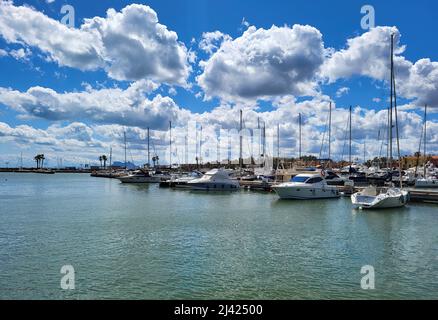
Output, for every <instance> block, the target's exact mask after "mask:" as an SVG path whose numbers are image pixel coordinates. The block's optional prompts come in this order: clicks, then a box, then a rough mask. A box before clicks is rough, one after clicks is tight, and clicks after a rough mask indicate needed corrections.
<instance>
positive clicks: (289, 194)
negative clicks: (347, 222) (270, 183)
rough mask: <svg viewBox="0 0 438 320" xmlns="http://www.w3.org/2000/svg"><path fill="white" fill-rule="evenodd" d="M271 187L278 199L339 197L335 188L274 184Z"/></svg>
mask: <svg viewBox="0 0 438 320" xmlns="http://www.w3.org/2000/svg"><path fill="white" fill-rule="evenodd" d="M272 189H273V190H274V191H275V192H276V193H277V195H278V196H279V197H280V199H298V200H308V199H333V198H339V197H340V194H339V191H338V190H337V189H336V188H330V187H326V188H320V189H318V188H306V187H282V186H274V187H272Z"/></svg>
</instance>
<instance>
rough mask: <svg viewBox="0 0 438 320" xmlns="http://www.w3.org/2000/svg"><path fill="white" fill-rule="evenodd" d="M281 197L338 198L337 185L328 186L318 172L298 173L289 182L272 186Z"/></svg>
mask: <svg viewBox="0 0 438 320" xmlns="http://www.w3.org/2000/svg"><path fill="white" fill-rule="evenodd" d="M272 189H273V190H274V191H275V192H276V193H277V195H278V196H279V197H280V198H281V199H328V198H339V197H340V193H339V190H338V188H337V187H335V186H329V185H328V184H327V182H326V180H325V179H324V178H323V177H322V176H321V175H320V174H299V175H297V176H295V177H294V178H292V179H291V181H290V182H285V183H281V184H278V185H275V186H273V187H272Z"/></svg>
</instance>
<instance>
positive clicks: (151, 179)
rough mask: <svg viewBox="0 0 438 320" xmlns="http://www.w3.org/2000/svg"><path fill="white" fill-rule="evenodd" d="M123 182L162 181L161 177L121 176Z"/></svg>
mask: <svg viewBox="0 0 438 320" xmlns="http://www.w3.org/2000/svg"><path fill="white" fill-rule="evenodd" d="M117 179H119V180H120V182H121V183H160V182H161V178H159V177H119V178H117Z"/></svg>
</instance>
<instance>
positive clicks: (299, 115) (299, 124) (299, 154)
mask: <svg viewBox="0 0 438 320" xmlns="http://www.w3.org/2000/svg"><path fill="white" fill-rule="evenodd" d="M298 128H299V129H298V139H299V142H298V160H301V113H299V114H298Z"/></svg>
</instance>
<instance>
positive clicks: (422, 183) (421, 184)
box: [415, 179, 438, 188]
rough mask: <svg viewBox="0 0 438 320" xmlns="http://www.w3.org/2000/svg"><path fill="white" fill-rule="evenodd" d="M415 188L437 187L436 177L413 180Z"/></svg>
mask: <svg viewBox="0 0 438 320" xmlns="http://www.w3.org/2000/svg"><path fill="white" fill-rule="evenodd" d="M415 188H438V180H437V179H418V180H417V181H415Z"/></svg>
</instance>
